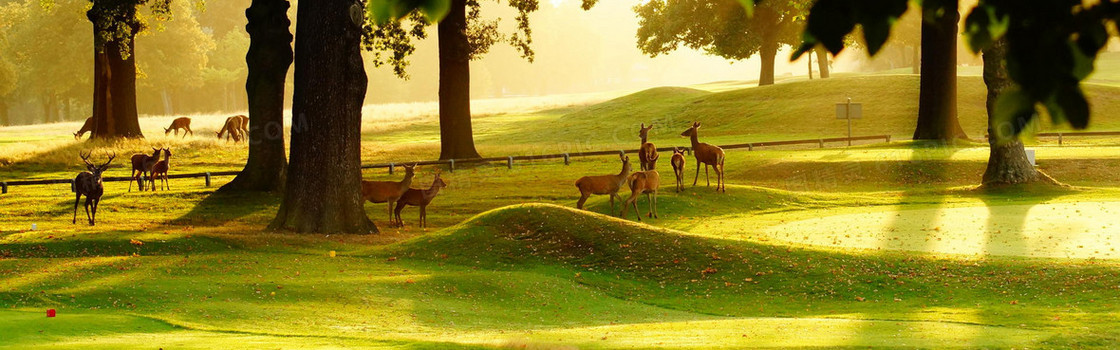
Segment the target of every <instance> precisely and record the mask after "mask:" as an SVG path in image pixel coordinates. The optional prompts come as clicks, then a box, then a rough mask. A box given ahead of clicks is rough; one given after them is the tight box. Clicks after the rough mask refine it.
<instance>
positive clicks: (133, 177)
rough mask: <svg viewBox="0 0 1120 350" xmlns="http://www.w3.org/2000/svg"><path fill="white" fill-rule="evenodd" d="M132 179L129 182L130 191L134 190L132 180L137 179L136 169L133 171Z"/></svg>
mask: <svg viewBox="0 0 1120 350" xmlns="http://www.w3.org/2000/svg"><path fill="white" fill-rule="evenodd" d="M131 176H132V180H130V181H129V182H128V192H132V182H133V181H136V170H133V171H132V175H131Z"/></svg>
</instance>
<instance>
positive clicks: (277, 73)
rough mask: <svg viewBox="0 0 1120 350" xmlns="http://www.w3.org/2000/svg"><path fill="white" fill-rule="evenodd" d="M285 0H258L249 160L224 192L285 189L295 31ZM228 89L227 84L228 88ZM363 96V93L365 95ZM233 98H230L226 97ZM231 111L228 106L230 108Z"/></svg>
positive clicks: (248, 13) (252, 14) (249, 86)
mask: <svg viewBox="0 0 1120 350" xmlns="http://www.w3.org/2000/svg"><path fill="white" fill-rule="evenodd" d="M289 6H291V5H289V4H288V1H287V0H254V1H253V3H252V6H250V7H249V9H248V10H245V17H246V18H248V20H249V22H248V24H247V25H245V31H246V32H248V33H249V38H250V41H249V53H248V54H247V55H246V56H245V63H246V65H247V66H248V70H249V77H248V79H246V81H245V92H246V93H247V94H248V96H249V160H248V161H247V162H246V163H245V169H243V170H241V173H240V174H238V175H237V177H236V178H234V179H233V181H230V182H229V183H228V184H226V185H225V186H222V188H221V189H220V191H262V192H264V191H269V192H270V191H277V190H280V189H281V188H283V186H284V173H285V171H286V170H287V167H288V160H287V159H286V158H285V155H284V79H285V78H286V77H287V76H288V67H290V66H291V65H292V33H291V32H289V31H288V27H289V26H291V21H289V20H288V7H289ZM227 85H228V84H227ZM362 95H365V94H364V93H363V94H362ZM226 99H227V100H228V99H229V94H228V93H227V94H226ZM226 107H227V109H228V107H230V106H229V104H227V105H226Z"/></svg>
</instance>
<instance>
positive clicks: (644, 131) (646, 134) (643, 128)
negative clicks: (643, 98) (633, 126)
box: [638, 123, 653, 141]
mask: <svg viewBox="0 0 1120 350" xmlns="http://www.w3.org/2000/svg"><path fill="white" fill-rule="evenodd" d="M639 128H640V129H639V130H638V137H641V138H642V140H643V141H644V140H646V139H647V138H649V130H650V129H653V124H650V125H649V127H648V128H647V127H646V123H642V126H640V127H639Z"/></svg>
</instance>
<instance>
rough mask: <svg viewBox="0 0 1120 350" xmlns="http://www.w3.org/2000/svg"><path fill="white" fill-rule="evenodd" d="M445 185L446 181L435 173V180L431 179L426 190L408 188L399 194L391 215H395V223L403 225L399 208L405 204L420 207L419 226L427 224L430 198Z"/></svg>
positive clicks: (401, 208)
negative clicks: (429, 185)
mask: <svg viewBox="0 0 1120 350" xmlns="http://www.w3.org/2000/svg"><path fill="white" fill-rule="evenodd" d="M444 187H447V182H445V181H443V179H441V178H440V177H439V173H438V172H437V173H436V178H435V180H432V187H429V188H428V189H426V190H421V189H415V188H410V189H408V191H405V192H404V194H402V195H401V197H400V200H398V201H397V207H396V209H394V210H393V215H395V216H396V220H397V224H399V225H400V227H404V221H402V220H401V210H404V207H406V206H410V205H411V206H414V207H420V227H427V226H428V205H429V204H432V200H433V199H435V198H436V196H437V195H439V190H440V189H441V188H444Z"/></svg>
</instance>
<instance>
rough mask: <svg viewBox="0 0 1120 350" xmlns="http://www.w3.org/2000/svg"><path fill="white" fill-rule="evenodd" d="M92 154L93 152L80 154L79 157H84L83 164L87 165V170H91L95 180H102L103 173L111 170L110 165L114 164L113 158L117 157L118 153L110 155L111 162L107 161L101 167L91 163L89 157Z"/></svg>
mask: <svg viewBox="0 0 1120 350" xmlns="http://www.w3.org/2000/svg"><path fill="white" fill-rule="evenodd" d="M92 154H93V152H90V153H86V154H82V153H80V152H79V153H78V156H80V157H82V162H84V163H86V170H89V172H90V173H92V174H93V176H94V177H95V178H98V179H100V178H101V173H103V172H105V170H106V169H109V164H110V163H112V162H113V158H116V157H117V153H116V152H113V154H111V155H109V160H107V161H105V164H101V165H96V164H93V163H90V161H89V157H90V155H92Z"/></svg>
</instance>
